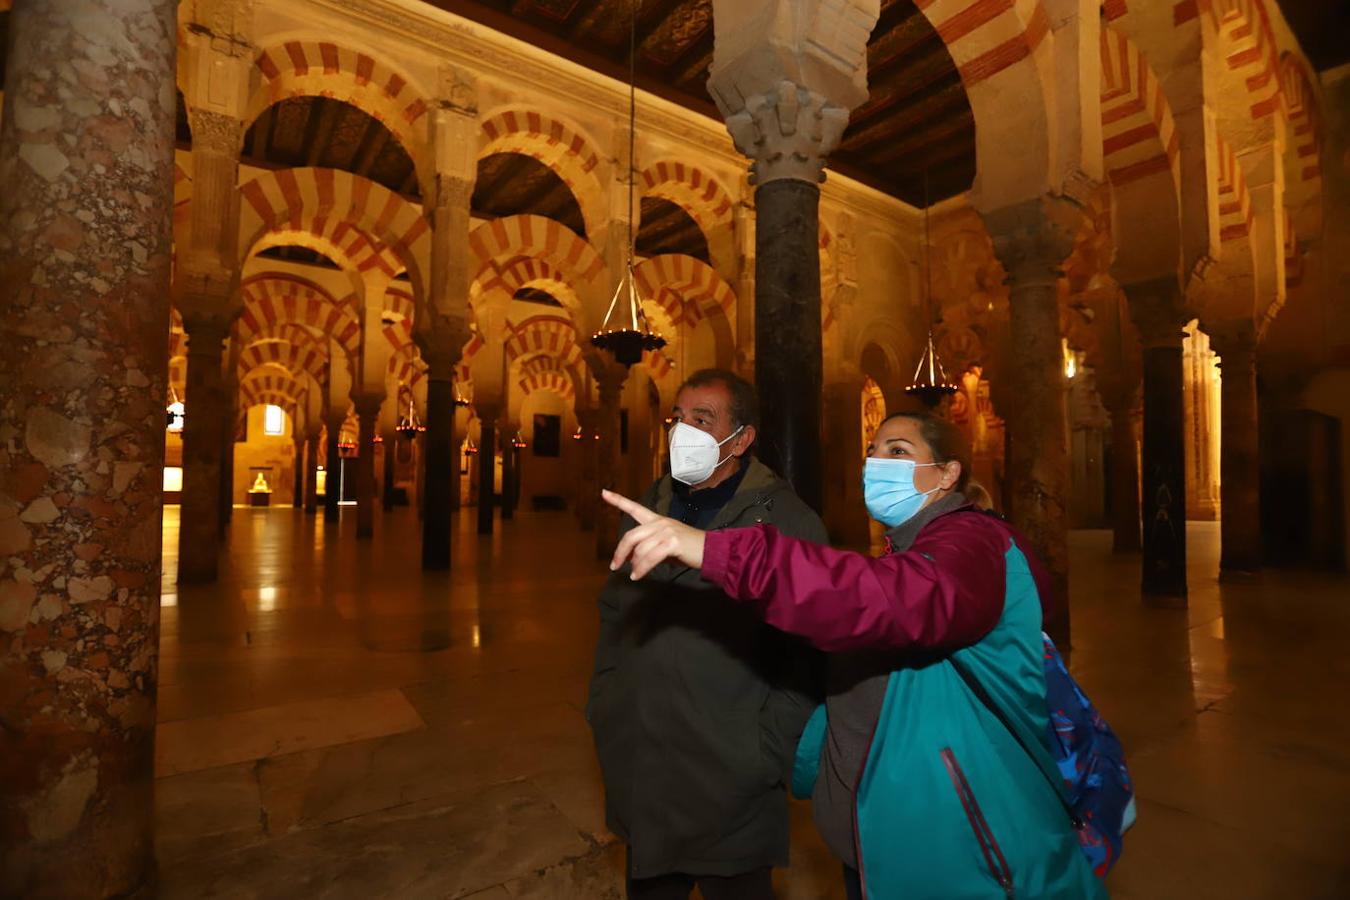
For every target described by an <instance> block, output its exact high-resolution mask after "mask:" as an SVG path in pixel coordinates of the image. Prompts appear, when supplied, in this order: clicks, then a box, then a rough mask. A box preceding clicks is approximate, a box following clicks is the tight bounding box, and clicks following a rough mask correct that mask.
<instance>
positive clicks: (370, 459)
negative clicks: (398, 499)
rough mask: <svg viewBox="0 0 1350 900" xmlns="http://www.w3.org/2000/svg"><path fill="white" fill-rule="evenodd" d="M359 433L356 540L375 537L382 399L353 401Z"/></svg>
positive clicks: (371, 397)
mask: <svg viewBox="0 0 1350 900" xmlns="http://www.w3.org/2000/svg"><path fill="white" fill-rule="evenodd" d="M354 402H355V404H356V421H357V428H358V429H359V437H358V438H357V441H356V443H357V458H356V536H357V537H358V538H370V537H373V536H374V535H375V426H376V425H377V424H378V422H379V417H380V405H381V404H382V403H383V402H384V398H383V397H381V396H379V395H377V394H362V395H360V396H359V397H356V398H354Z"/></svg>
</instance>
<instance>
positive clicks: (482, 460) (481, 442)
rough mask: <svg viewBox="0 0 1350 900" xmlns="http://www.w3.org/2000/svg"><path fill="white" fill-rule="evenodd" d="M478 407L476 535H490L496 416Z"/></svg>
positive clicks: (495, 467) (494, 468) (487, 409)
mask: <svg viewBox="0 0 1350 900" xmlns="http://www.w3.org/2000/svg"><path fill="white" fill-rule="evenodd" d="M496 412H497V411H496V410H494V409H489V408H483V407H480V408H479V410H478V426H479V430H480V432H481V436H480V437H479V439H478V533H479V534H492V510H493V507H494V506H496V476H497V427H496V422H497V415H496Z"/></svg>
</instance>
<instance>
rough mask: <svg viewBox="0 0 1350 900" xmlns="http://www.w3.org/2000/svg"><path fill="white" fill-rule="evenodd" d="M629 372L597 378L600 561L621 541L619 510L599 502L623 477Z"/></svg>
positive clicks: (595, 498) (609, 371) (614, 369)
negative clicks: (622, 428) (622, 410)
mask: <svg viewBox="0 0 1350 900" xmlns="http://www.w3.org/2000/svg"><path fill="white" fill-rule="evenodd" d="M627 377H628V370H627V369H625V368H623V367H621V366H609V367H606V368H605V369H603V370H602V371H601V372H599V373H598V374H597V376H596V387H597V389H598V392H599V394H600V408H599V411H598V418H597V420H596V423H595V426H596V434H597V435H598V436H599V438H600V440H599V442H598V443H597V445H596V447H595V449H594V455H595V460H596V466H595V472H596V476H597V479H596V482H595V487H594V488H593V489H592V491H591V494H592V502H593V503H594V504H595V555H596V558H597V559H609V558H610V556H612V555H613V554H614V545H615V543H616V542H617V541H618V532H619V511H618V510H617V509H615V508H614V507H612V506H610V505H609V504H608V503H604V502H602V501H601V500H600V499H599V496H600V491H601V489H604V490H609V491H612V490H616V489H617V488H618V478H619V425H620V424H621V423H620V420H619V419H620V416H619V397H620V396H621V395H622V393H623V384H624V381H625V380H626V379H627Z"/></svg>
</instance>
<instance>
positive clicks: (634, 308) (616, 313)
mask: <svg viewBox="0 0 1350 900" xmlns="http://www.w3.org/2000/svg"><path fill="white" fill-rule="evenodd" d="M637 8H638V3H637V2H636V0H635V2H634V3H633V11H632V13H631V14H630V15H629V17H628V246H627V248H626V251H627V259H626V260H625V262H624V269H623V275H622V277H621V278H620V279H619V285H618V287H616V288H615V289H614V298H613V299H612V300H610V301H609V309H608V310H607V311H606V312H605V318H604V321H603V322H602V323H601V325H600V330H599V331H597V332H596V333H595V334H593V335H591V343H592V344H594V345H595V346H596V347H598V348H600V349H601V350H607V351H609V353H610V354H611V355H613V357H614V359H615V361H616V362H618V363H619V364H620V365H623V366H633V365H635V364H637V363H638V362H640V361H641V360H642V354H643V352H645V351H647V350H660V349H661V348H662V347H664V346H665V345H666V339H665V338H663V337H661V335H659V334H657V333H656V332H655V331H653V330H652V328H651V326H650V325H649V324H648V323H647V317H646V315H644V314H643V312H642V302H641V300H640V298H639V297H638V291H637V280H636V279H635V278H634V277H633V254H634V250H635V244H634V239H633V186H634V183H635V182H636V181H637V177H636V176H637V173H636V160H635V159H634V153H635V151H636V143H637V131H636V128H637Z"/></svg>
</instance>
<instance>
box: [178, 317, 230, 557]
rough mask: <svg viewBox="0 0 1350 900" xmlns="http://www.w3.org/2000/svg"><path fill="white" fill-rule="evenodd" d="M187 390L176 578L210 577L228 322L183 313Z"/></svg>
mask: <svg viewBox="0 0 1350 900" xmlns="http://www.w3.org/2000/svg"><path fill="white" fill-rule="evenodd" d="M183 325H184V328H185V329H186V331H187V336H188V352H187V396H186V398H185V399H184V403H183V500H182V508H181V520H180V524H179V532H178V580H179V582H180V583H184V584H200V583H205V582H211V581H215V580H216V577H217V574H218V564H219V558H220V536H221V508H222V506H223V505H224V489H223V479H225V478H226V475H225V469H224V462H225V460H224V456H225V452H224V451H225V446H226V442H227V441H229V442H231V443H232V442H233V438H234V433H233V431H234V423H233V421H231V420H230V416H229V404H228V403H227V402H226V397H225V379H224V376H223V374H222V372H221V364H222V362H221V355H222V354H221V350H222V344H223V343H224V340H225V336H226V334H227V332H228V330H229V325H228V323H226V322H225V321H223V320H221V319H219V318H215V317H211V316H196V315H185V316H184V317H183Z"/></svg>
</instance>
